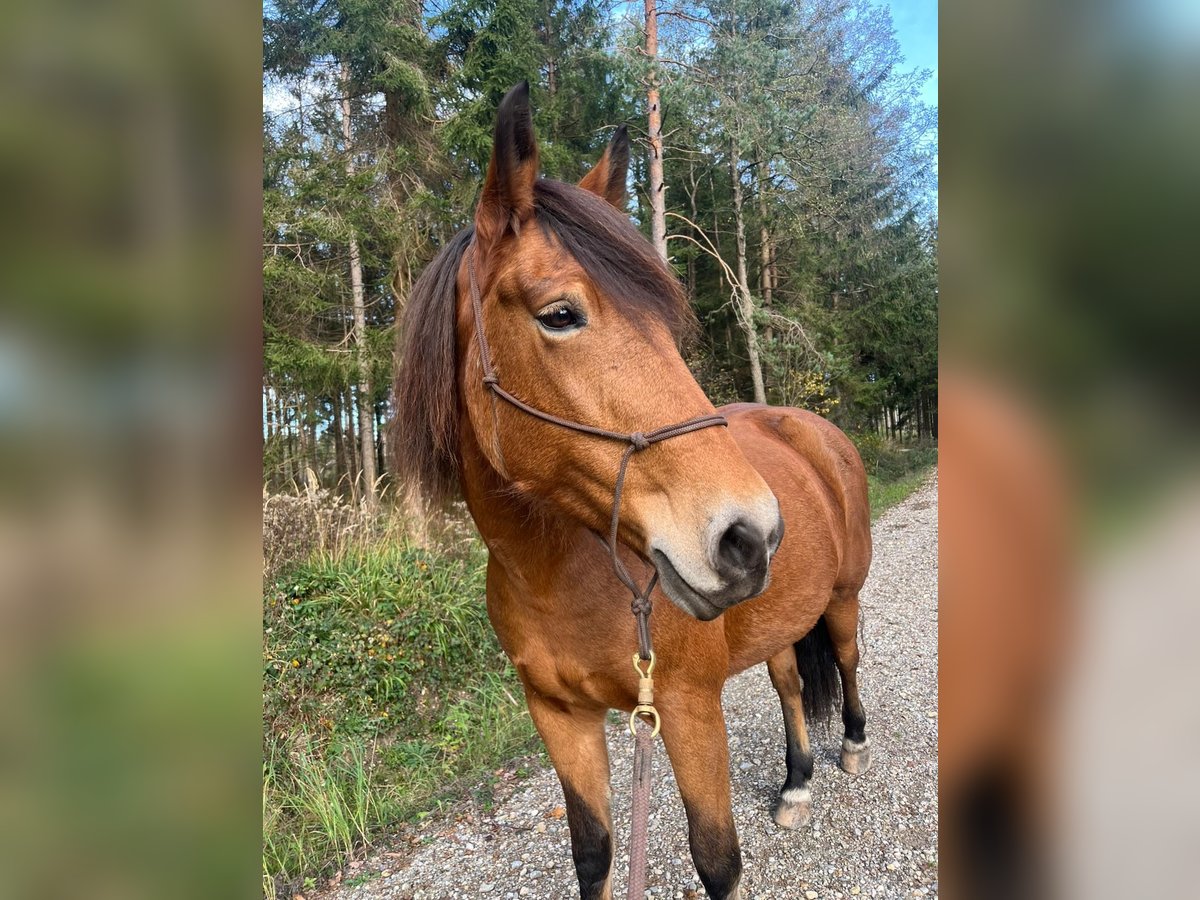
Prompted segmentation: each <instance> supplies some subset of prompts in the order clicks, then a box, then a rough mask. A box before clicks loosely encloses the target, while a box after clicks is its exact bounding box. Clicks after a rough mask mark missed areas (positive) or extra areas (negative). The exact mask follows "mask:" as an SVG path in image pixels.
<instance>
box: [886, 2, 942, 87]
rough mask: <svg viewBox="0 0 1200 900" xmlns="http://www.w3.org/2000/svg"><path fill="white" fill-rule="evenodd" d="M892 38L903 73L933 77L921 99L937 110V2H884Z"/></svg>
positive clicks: (926, 85)
mask: <svg viewBox="0 0 1200 900" xmlns="http://www.w3.org/2000/svg"><path fill="white" fill-rule="evenodd" d="M888 5H889V6H890V7H891V9H892V21H893V22H894V23H895V26H896V37H897V38H898V39H899V41H900V49H901V51H902V52H903V53H904V66H905V68H906V69H929V70H930V71H932V72H933V77H932V78H930V79H929V81H928V82H927V83H926V84H925V89H924V90H923V91H922V92H921V99H922V100H923V101H924V102H925V103H928V104H929V105H930V106H934V107H936V106H937V79H938V55H937V26H938V15H937V0H888Z"/></svg>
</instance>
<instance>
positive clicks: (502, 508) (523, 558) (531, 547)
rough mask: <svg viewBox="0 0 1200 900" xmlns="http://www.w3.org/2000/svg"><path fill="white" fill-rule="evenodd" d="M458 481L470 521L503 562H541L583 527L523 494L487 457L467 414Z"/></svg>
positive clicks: (581, 533) (577, 535)
mask: <svg viewBox="0 0 1200 900" xmlns="http://www.w3.org/2000/svg"><path fill="white" fill-rule="evenodd" d="M458 462H459V482H460V486H461V488H462V493H463V499H464V500H465V501H466V503H467V509H468V510H469V511H470V513H471V518H472V519H474V520H475V526H476V527H477V528H478V529H479V533H480V535H482V536H483V540H484V542H485V543H486V544H487V546H488V549H489V551H490V552H491V554H492V556H493V557H494V558H495V559H496V560H497V561H498V562H501V563H502V564H504V565H505V566H506V567H510V568H514V567H515V568H518V569H524V568H526V567H529V566H545V565H547V561H546V560H547V559H553V558H555V557H556V556H558V555H559V552H560V550H561V548H562V547H563V546H564V544H569V543H571V542H572V541H574V540H578V539H580V538H581V537H583V536H585V529H584V528H583V527H582V526H580V525H578V524H576V523H574V522H571V521H568V520H566V519H564V518H563V517H562V516H561V515H559V514H558V513H556V512H554V511H553V510H551V509H550V508H549V507H548V506H547V505H546V504H540V503H536V502H535V501H531V500H530V499H529V498H528V497H526V496H523V495H522V494H521V493H520V491H519V490H518V489H516V487H515V485H514V484H513V483H512V482H511V481H510V480H509V479H507V478H505V477H504V476H503V475H502V474H501V473H499V472H497V471H496V469H495V468H494V467H493V466H492V465H491V463H490V462H489V461H488V459H487V456H486V455H485V454H484V452H483V450H482V449H481V448H480V446H479V440H478V438H477V436H476V435H475V433H474V431H473V430H472V429H471V426H470V422H469V421H468V417H467V416H465V415H464V416H463V422H462V425H461V428H460V431H459V460H458Z"/></svg>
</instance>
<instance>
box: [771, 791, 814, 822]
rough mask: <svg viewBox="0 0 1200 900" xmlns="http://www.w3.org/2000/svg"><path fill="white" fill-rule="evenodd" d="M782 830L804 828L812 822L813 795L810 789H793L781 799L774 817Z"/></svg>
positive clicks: (783, 794)
mask: <svg viewBox="0 0 1200 900" xmlns="http://www.w3.org/2000/svg"><path fill="white" fill-rule="evenodd" d="M772 818H773V819H774V820H775V824H776V825H778V826H779V827H780V828H789V829H790V828H803V827H804V826H805V825H807V824H808V823H809V822H811V821H812V794H811V793H809V790H808V788H806V787H802V788H791V789H789V790H786V791H784V792H783V793H782V794H781V795H780V797H779V805H778V806H776V807H775V814H774V815H773V816H772Z"/></svg>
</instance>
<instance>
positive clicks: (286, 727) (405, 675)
mask: <svg viewBox="0 0 1200 900" xmlns="http://www.w3.org/2000/svg"><path fill="white" fill-rule="evenodd" d="M484 569H485V557H484V554H483V551H482V548H481V547H480V546H479V545H478V544H477V543H475V544H472V545H470V546H469V547H468V548H467V549H466V551H465V552H463V553H459V554H446V553H439V552H433V551H429V550H423V549H420V548H417V547H415V546H412V545H410V544H405V543H400V544H398V545H395V546H389V547H381V548H379V549H377V550H370V551H367V550H351V551H349V552H346V553H343V554H341V555H338V556H328V555H325V556H317V557H314V558H312V559H311V560H309V561H308V562H306V563H303V564H301V565H299V566H296V567H294V568H292V569H291V571H290V572H289V573H288V574H287V575H286V576H284V577H281V578H280V579H278V580H277V581H276V583H275V584H274V585H273V586H272V588H271V590H270V591H269V592H268V593H267V594H266V596H265V597H264V607H263V626H264V648H263V717H264V741H265V746H264V770H263V777H264V785H263V818H264V822H263V843H264V846H263V852H264V860H263V866H264V877H265V879H266V880H267V881H268V882H270V883H272V884H274V883H275V882H276V881H278V882H279V883H280V884H287V883H293V884H294V883H296V879H298V878H300V877H302V876H303V875H305V874H312V873H315V872H318V871H320V870H322V869H327V868H328V867H329V866H330V865H335V864H341V863H342V862H344V861H345V860H346V859H347V858H349V857H350V856H351V854H353V853H354V852H355V851H356V850H357V849H358V848H360V847H361V846H363V845H364V844H366V843H368V842H369V841H370V839H371V837H372V836H373V835H374V834H375V833H376V832H377V831H378V830H379V829H380V828H382V827H384V826H386V825H388V824H391V823H394V822H396V821H398V820H401V819H404V818H406V817H409V816H413V815H416V814H418V813H419V812H421V811H422V810H424V809H426V808H427V807H428V805H429V804H430V803H431V802H436V798H437V797H438V796H441V795H443V794H444V793H445V792H447V791H451V790H453V788H454V785H455V783H456V780H457V779H459V778H461V777H464V776H470V775H475V774H476V773H478V772H479V771H480V770H481V769H483V768H487V767H490V766H494V765H496V764H497V763H498V762H500V761H502V760H505V759H508V758H510V757H511V756H514V755H516V754H518V753H520V752H522V751H525V750H528V749H529V747H530V746H531V740H532V737H533V728H532V724H531V723H530V721H529V717H528V713H527V712H526V710H525V705H524V702H523V701H522V700H521V699H520V688H519V686H518V684H517V680H516V676H515V673H514V672H513V671H512V669H511V667H510V666H509V665H508V663H507V661H506V659H505V658H504V655H503V653H502V652H501V650H500V648H499V646H498V644H497V642H496V638H495V635H494V633H493V632H492V630H491V626H490V625H489V623H488V621H487V614H486V611H485V608H484V603H483V593H484Z"/></svg>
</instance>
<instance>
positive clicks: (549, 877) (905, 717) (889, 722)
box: [310, 474, 938, 900]
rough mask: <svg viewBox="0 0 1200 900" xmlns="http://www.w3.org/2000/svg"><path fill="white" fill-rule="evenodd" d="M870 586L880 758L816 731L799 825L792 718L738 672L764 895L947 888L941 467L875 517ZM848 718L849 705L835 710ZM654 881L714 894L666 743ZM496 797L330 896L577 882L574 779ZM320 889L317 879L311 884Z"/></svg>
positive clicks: (730, 714) (870, 721) (532, 888)
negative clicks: (785, 798)
mask: <svg viewBox="0 0 1200 900" xmlns="http://www.w3.org/2000/svg"><path fill="white" fill-rule="evenodd" d="M874 538H875V557H874V562H873V563H872V566H871V574H870V577H869V579H868V580H867V584H866V586H865V588H864V590H863V593H862V602H863V609H864V625H863V654H862V668H861V669H860V673H861V674H860V685H861V690H862V698H863V705H864V706H865V707H866V711H867V734H868V736H869V737H870V739H871V744H872V755H873V766H872V768H871V770H870V771H869V772H867V773H866V774H865V775H861V776H859V777H857V778H853V777H851V776H849V775H846V774H844V773H843V772H842V771H841V770H840V769H839V768H838V750H839V747H840V743H841V728H840V723H837V724H835V725H833V726H831V728H830V729H829V731H828V732H827V733H822V731H821V729H816V730H815V731H814V733H813V752H814V754H815V756H816V771H815V774H814V777H813V781H812V795H813V821H812V824H811V825H810V826H809V827H806V828H802V829H800V830H798V831H794V832H789V831H784V830H782V829H780V828H779V827H778V826H776V825H775V824H774V823H773V822H772V821H771V816H770V809H771V804H772V803H773V802H774V801H775V798H776V795H777V794H776V792H777V791H778V788H779V785H780V784H781V783H782V780H783V776H784V758H783V757H784V754H783V749H784V737H783V721H782V718H781V715H780V711H779V701H778V698H777V697H776V695H775V693H774V691H773V690H772V689H771V684H770V681H769V680H768V678H767V671H766V666H757V667H755V668H754V669H752V670H751V671H749V672H746V673H743V674H742V675H739V676H738V677H737V678H734V679H732V680H730V681H729V683H728V684H727V685H726V686H725V693H724V696H723V704H724V708H725V718H726V722H727V725H728V730H729V746H730V757H731V766H732V768H733V807H734V819H735V821H736V823H737V829H738V835H739V838H740V840H741V845H742V854H743V861H744V865H745V872H744V875H743V877H742V895H743V897H744V898H747V900H749V898H753V900H795V898H806V900H813V898H817V897H821V898H829V897H832V898H837V897H857V896H862V897H897V898H898V897H936V896H937V890H938V885H937V561H938V560H937V477H936V474H934V475H933V476H931V477H930V479H929V480H928V481H927V482H926V483H925V484H924V485H923V486H922V487H921V488H920V490H918V491H917V492H916V493H914V494H913V495H912V496H911V497H909V498H908V499H907V500H906V501H904V502H903V503H901V504H900V505H898V506H896V507H894V508H893V509H891V510H889V511H888V512H887V513H885V514H884V515H883V516H882V517H881V518H880V519H879V520H878V521H877V522H876V524H875V526H874ZM835 722H836V717H835ZM609 752H610V754H611V758H612V772H613V821H614V825H615V830H616V831H617V839H616V844H617V847H616V849H617V862H616V869H615V873H616V874H615V876H614V884H613V887H614V895H615V896H620V897H624V896H625V888H624V883H625V877H624V874H625V871H626V867H627V864H628V850H627V847H628V845H627V843H626V841H627V832H628V823H629V777H630V771H631V765H632V741H631V740H630V739H629V736H628V732H626V731H623V730H622V728H621V727H620V726H619V725H617V724H616V723H615V719H614V720H612V721H611V722H610V725H609ZM654 776H655V785H654V789H653V794H652V798H651V818H650V873H649V884H650V894H651V895H652V896H654V897H671V898H700V897H704V896H707V895H706V894H705V892H704V889H703V887H702V886H701V884H700V880H699V878H698V877H697V876H696V870H695V868H694V867H693V865H692V861H691V856H690V854H689V853H688V848H687V826H686V822H685V819H684V814H683V804H682V803H681V802H680V800H679V793H678V790H677V788H676V786H675V783H674V779H673V778H672V776H671V772H670V765H669V763H668V762H667V759H666V754H665V753H664V752H663V751H662V748H661V747H659V748H658V749H657V752H656V754H655V768H654ZM489 793H490V794H491V802H489V803H487V804H486V805H483V804H481V803H480V802H478V801H471V802H468V803H465V804H464V805H463V806H462V807H460V808H459V809H458V810H457V811H456V812H455V814H453V815H450V816H446V817H441V818H439V819H438V820H437V821H433V820H429V821H426V822H425V823H424V825H422V826H420V827H417V828H412V829H408V830H406V831H405V832H402V833H401V834H400V836H399V837H398V838H397V841H396V843H395V844H393V846H391V847H389V848H387V849H386V850H384V851H383V852H380V853H377V854H375V855H374V856H373V857H371V858H369V859H367V860H366V861H364V862H362V863H359V864H355V865H353V866H352V867H351V869H350V870H348V871H347V872H346V873H344V875H343V877H342V879H341V883H340V884H339V885H336V886H334V887H332V888H330V889H329V890H328V891H327V892H325V893H324V894H323V895H322V897H323V898H324V900H450V898H467V897H471V898H474V897H484V898H497V900H510V898H519V897H530V898H564V900H566V898H578V896H579V892H578V888H577V887H576V882H575V873H574V869H573V867H572V864H571V851H570V843H569V840H570V839H569V835H568V832H567V822H566V818H565V817H564V816H563V812H562V790H561V788H560V787H559V784H558V780H557V778H556V777H555V775H554V772H553V771H552V770H550V769H549V768H547V769H545V770H544V771H541V770H540V771H538V772H537V773H536V774H534V775H533V776H532V777H530V778H527V779H522V778H517V777H515V776H513V775H512V774H511V773H510V774H509V776H508V777H506V778H502V779H501V783H500V785H499V786H498V787H497V788H496V789H495V790H494V792H493V791H489ZM311 897H312V895H310V900H311Z"/></svg>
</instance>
